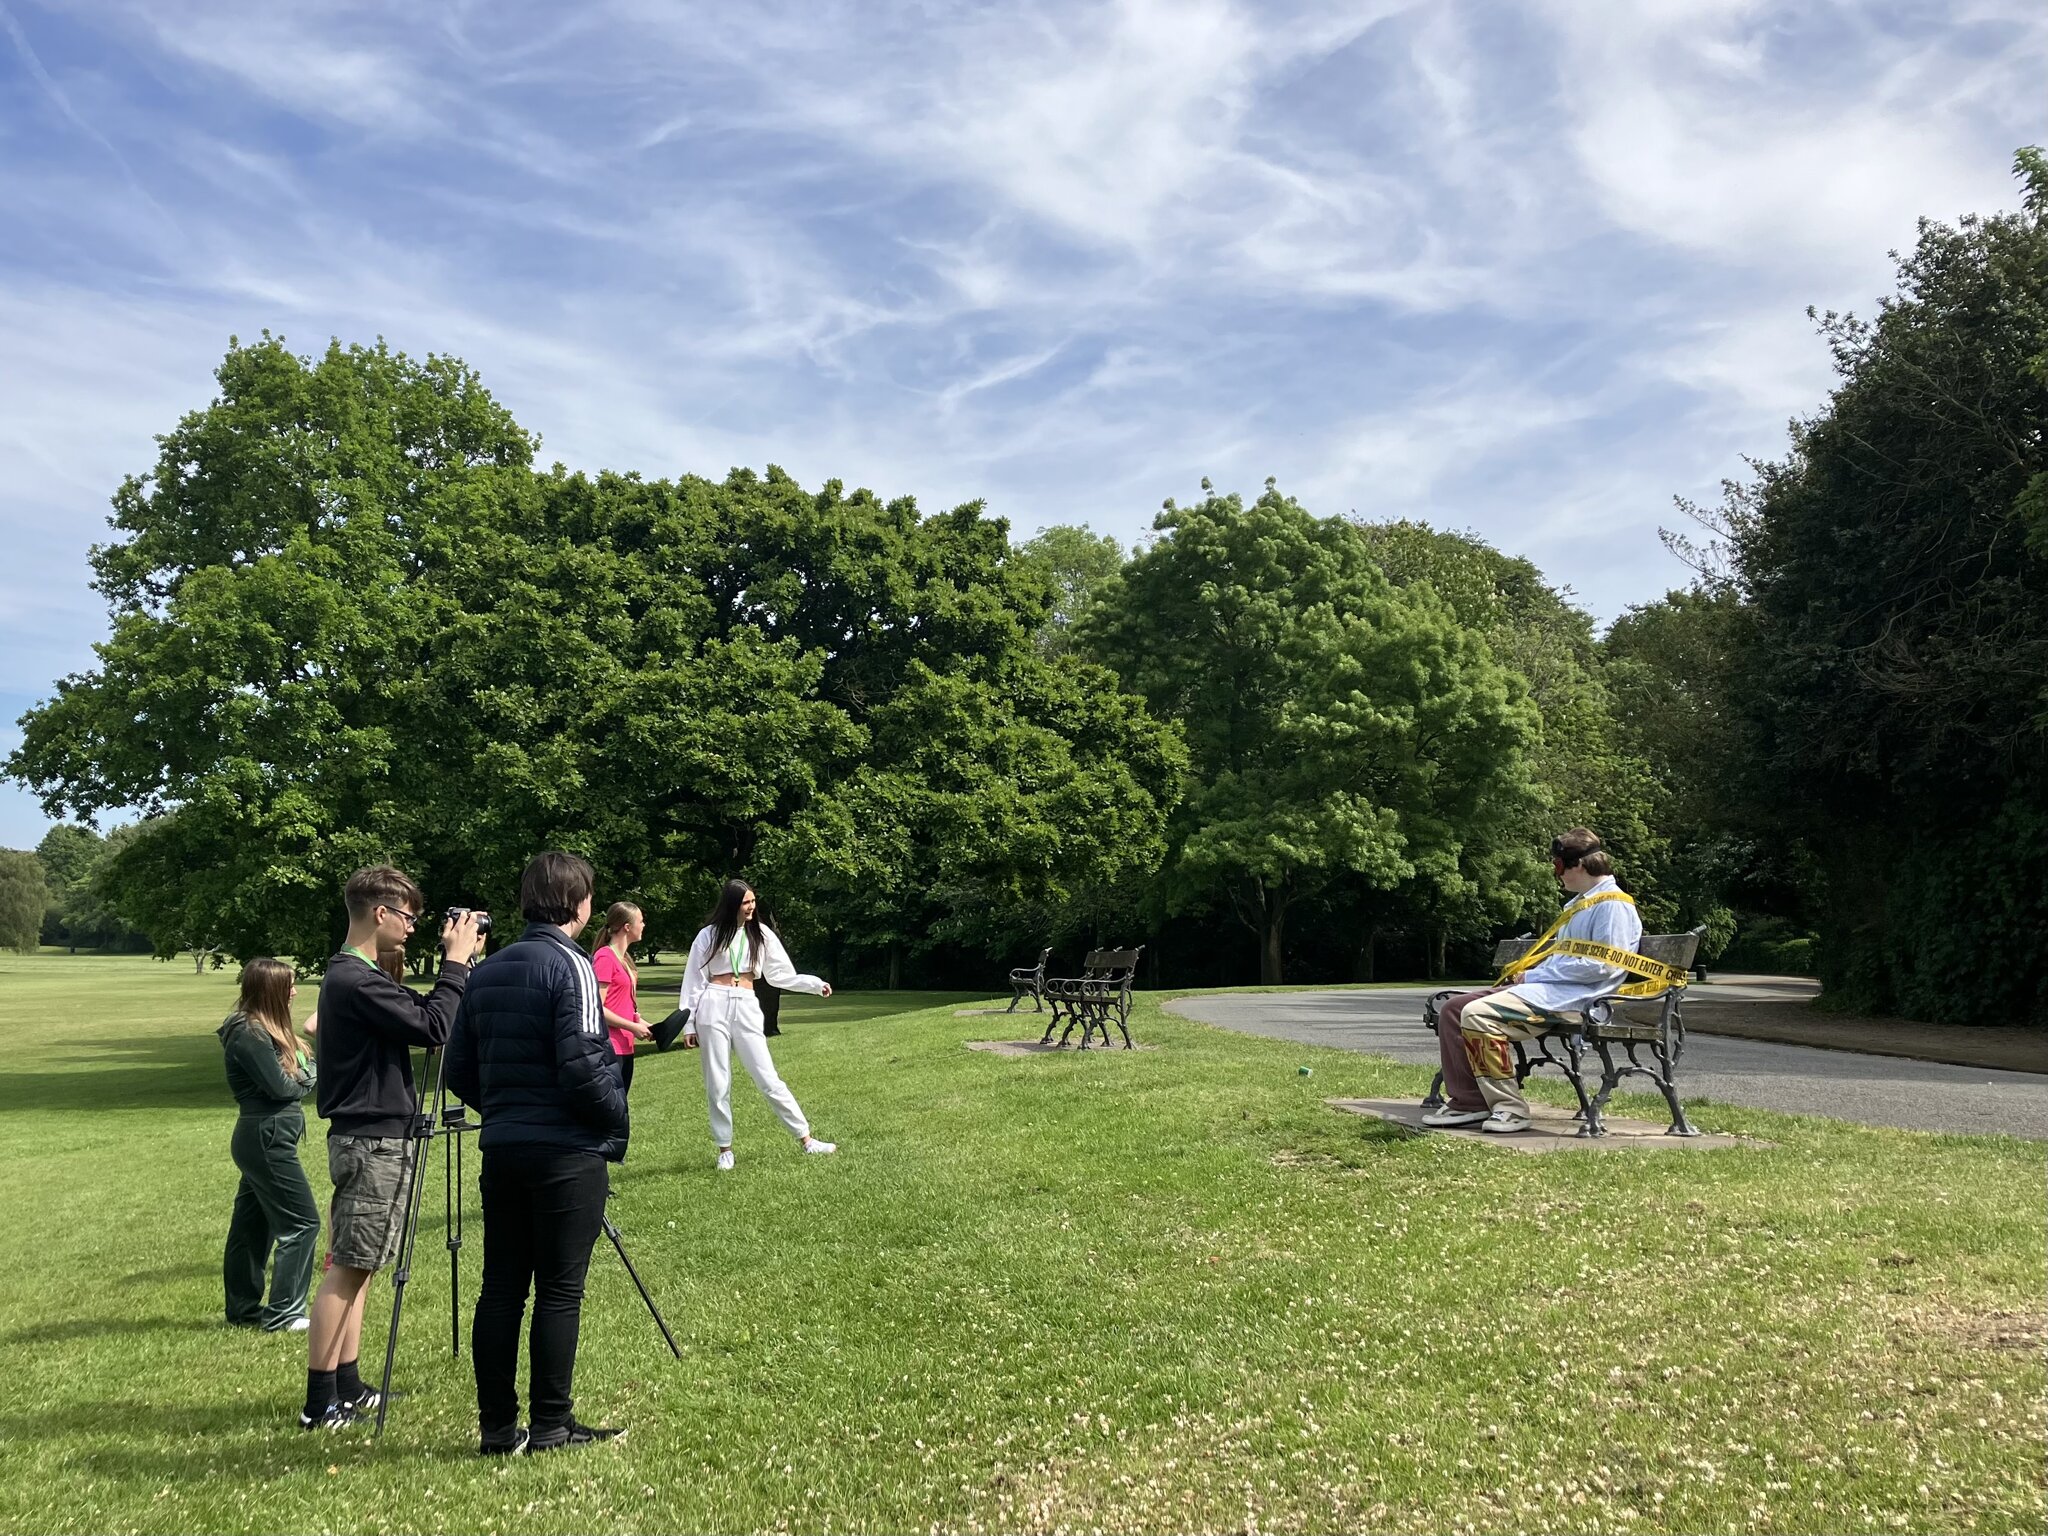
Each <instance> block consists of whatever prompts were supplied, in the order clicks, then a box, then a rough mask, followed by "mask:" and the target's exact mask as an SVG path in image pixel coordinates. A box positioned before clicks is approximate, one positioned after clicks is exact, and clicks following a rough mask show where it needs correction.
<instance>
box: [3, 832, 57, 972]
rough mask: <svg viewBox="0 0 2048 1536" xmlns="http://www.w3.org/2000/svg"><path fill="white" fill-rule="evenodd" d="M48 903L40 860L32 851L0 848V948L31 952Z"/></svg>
mask: <svg viewBox="0 0 2048 1536" xmlns="http://www.w3.org/2000/svg"><path fill="white" fill-rule="evenodd" d="M49 904H50V888H49V886H48V885H47V884H45V883H44V879H43V865H42V861H41V860H40V859H38V858H37V857H36V856H35V855H34V854H32V853H24V852H22V851H20V850H19V849H15V848H0V949H18V950H21V951H23V952H24V953H28V954H33V953H34V952H35V948H36V945H37V943H38V942H39V940H40V937H41V934H42V928H43V909H44V908H45V907H47V906H48V905H49Z"/></svg>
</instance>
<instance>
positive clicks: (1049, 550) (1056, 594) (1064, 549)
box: [1019, 523, 1124, 656]
mask: <svg viewBox="0 0 2048 1536" xmlns="http://www.w3.org/2000/svg"><path fill="white" fill-rule="evenodd" d="M1019 553H1020V554H1021V555H1022V557H1023V560H1024V562H1025V564H1026V565H1028V566H1032V567H1035V568H1036V569H1037V570H1038V571H1039V573H1040V574H1041V575H1042V576H1043V577H1044V578H1045V580H1046V582H1047V584H1048V585H1049V586H1050V587H1051V590H1052V605H1051V607H1050V608H1049V610H1048V611H1047V613H1046V618H1045V625H1044V627H1043V628H1042V629H1040V630H1039V632H1038V643H1039V645H1040V646H1041V647H1043V648H1044V649H1045V651H1046V652H1047V654H1049V655H1055V656H1057V655H1061V654H1063V653H1065V652H1066V651H1068V650H1069V649H1071V648H1072V645H1073V638H1074V626H1075V625H1076V624H1077V623H1079V622H1080V619H1081V615H1082V614H1084V613H1086V612H1087V611H1088V605H1089V604H1090V603H1092V602H1093V601H1094V600H1095V594H1096V593H1097V592H1099V591H1100V590H1101V589H1102V587H1103V586H1104V585H1105V584H1106V583H1107V582H1108V581H1109V579H1110V578H1111V577H1112V576H1115V575H1116V574H1117V573H1118V572H1119V571H1121V570H1122V569H1123V565H1124V552H1123V549H1122V547H1121V546H1120V545H1118V543H1117V541H1116V540H1115V539H1113V538H1111V537H1110V536H1109V535H1108V534H1106V533H1095V532H1092V531H1091V530H1090V529H1089V528H1088V525H1087V524H1085V523H1083V524H1080V525H1078V526H1076V525H1074V524H1070V523H1055V524H1054V525H1053V526H1052V527H1050V528H1047V529H1044V530H1043V531H1041V532H1040V533H1038V534H1037V535H1036V536H1035V537H1033V538H1032V539H1030V540H1029V541H1028V542H1027V543H1026V544H1025V545H1024V546H1023V548H1022V549H1021V550H1020V551H1019Z"/></svg>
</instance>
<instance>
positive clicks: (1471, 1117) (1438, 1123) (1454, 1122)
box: [1422, 1104, 1491, 1131]
mask: <svg viewBox="0 0 2048 1536" xmlns="http://www.w3.org/2000/svg"><path fill="white" fill-rule="evenodd" d="M1490 1113H1491V1111H1490V1110H1484V1109H1453V1108H1451V1106H1450V1105H1448V1104H1446V1105H1444V1107H1443V1108H1442V1109H1432V1110H1431V1111H1430V1112H1429V1113H1428V1114H1426V1115H1424V1116H1423V1117H1422V1123H1423V1124H1424V1125H1427V1126H1431V1127H1433V1128H1434V1129H1436V1130H1439V1131H1442V1130H1449V1129H1451V1128H1452V1127H1454V1126H1460V1125H1478V1124H1480V1123H1481V1122H1483V1121H1484V1120H1485V1119H1486V1118H1487V1116H1488V1115H1489V1114H1490Z"/></svg>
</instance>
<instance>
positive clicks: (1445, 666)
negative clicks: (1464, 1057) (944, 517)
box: [1078, 482, 1534, 983]
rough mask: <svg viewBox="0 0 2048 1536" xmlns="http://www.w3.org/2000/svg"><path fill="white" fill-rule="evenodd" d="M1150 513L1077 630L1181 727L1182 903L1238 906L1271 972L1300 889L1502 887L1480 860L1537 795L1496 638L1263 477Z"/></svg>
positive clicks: (1172, 891) (1178, 866)
mask: <svg viewBox="0 0 2048 1536" xmlns="http://www.w3.org/2000/svg"><path fill="white" fill-rule="evenodd" d="M1204 488H1205V490H1206V489H1207V486H1206V483H1205V487H1204ZM1154 527H1155V528H1156V529H1157V530H1158V532H1159V535H1160V537H1159V539H1158V540H1157V542H1155V543H1154V544H1153V545H1152V546H1151V547H1150V548H1149V549H1147V550H1145V551H1144V552H1142V553H1141V554H1139V555H1138V556H1136V557H1135V558H1134V559H1133V560H1132V561H1131V562H1130V563H1129V564H1128V565H1127V566H1126V567H1125V568H1124V570H1123V572H1122V573H1121V575H1120V576H1119V577H1118V578H1117V579H1116V580H1115V581H1112V582H1110V583H1108V584H1106V585H1105V586H1104V587H1103V588H1102V589H1101V591H1100V593H1099V595H1098V598H1097V600H1096V602H1095V605H1094V606H1093V608H1092V609H1091V610H1090V612H1089V614H1088V615H1087V616H1086V618H1084V620H1083V621H1082V623H1081V625H1080V627H1079V633H1078V643H1079V645H1080V646H1081V648H1082V649H1083V650H1084V651H1086V652H1087V653H1089V654H1091V655H1093V656H1096V657H1098V658H1100V659H1101V660H1103V661H1104V662H1106V663H1107V664H1108V665H1110V666H1112V667H1113V668H1115V670H1116V671H1117V673H1118V675H1119V676H1121V677H1122V678H1123V680H1124V683H1125V685H1126V686H1127V687H1129V688H1131V689H1132V690H1133V691H1135V692H1137V693H1139V694H1140V695H1142V696H1143V697H1144V698H1145V699H1146V700H1147V701H1148V702H1149V703H1150V705H1151V706H1152V708H1153V710H1154V711H1155V712H1156V713H1158V714H1160V715H1162V716H1164V717H1166V718H1168V719H1171V720H1174V721H1177V722H1179V723H1180V725H1181V727H1182V729H1183V730H1184V731H1185V732H1186V734H1187V741H1188V749H1189V757H1190V787H1189V791H1188V795H1187V798H1186V800H1185V801H1184V802H1183V804H1182V806H1181V807H1180V810H1179V811H1178V812H1177V813H1176V816H1175V817H1174V821H1173V826H1172V829H1171V832H1170V834H1169V845H1170V849H1171V858H1170V862H1169V864H1168V866H1167V875H1168V880H1167V885H1166V887H1165V896H1166V901H1167V904H1168V905H1169V907H1171V908H1177V909H1182V910H1186V909H1190V908H1192V909H1197V910H1200V909H1202V908H1205V907H1208V906H1211V905H1215V904H1219V903H1221V904H1225V905H1227V907H1228V909H1229V910H1230V911H1231V912H1232V914H1233V915H1234V916H1235V917H1236V918H1237V919H1238V920H1239V921H1240V922H1241V923H1243V924H1244V925H1245V926H1246V927H1247V928H1249V929H1251V930H1252V931H1253V932H1254V933H1255V934H1257V935H1258V938H1259V946H1260V957H1261V959H1260V973H1261V978H1262V980H1264V981H1266V982H1268V983H1272V982H1277V981H1279V980H1280V979H1281V973H1282V969H1283V954H1284V939H1285V925H1286V920H1287V914H1288V910H1289V908H1290V907H1291V906H1292V905H1293V904H1294V903H1295V902H1296V901H1298V900H1301V899H1303V898H1304V897H1309V896H1314V895H1317V894H1320V893H1321V892H1323V891H1325V890H1327V889H1328V888H1330V887H1331V886H1333V885H1335V884H1337V883H1339V882H1343V883H1348V884H1352V885H1355V886H1357V887H1359V888H1362V889H1363V890H1366V891H1379V892H1386V891H1392V890H1395V889H1397V888H1399V887H1402V886H1403V885H1404V884H1405V885H1409V886H1411V887H1412V888H1413V889H1415V890H1418V891H1420V892H1423V893H1425V899H1428V900H1431V901H1434V902H1437V903H1440V904H1443V905H1446V906H1449V905H1455V904H1458V903H1460V902H1481V903H1483V902H1485V901H1488V900H1497V899H1498V888H1497V887H1494V888H1489V887H1488V886H1487V884H1486V883H1485V882H1483V881H1482V880H1481V879H1480V878H1478V876H1479V874H1480V872H1481V866H1483V865H1485V864H1486V863H1487V862H1488V860H1489V859H1491V858H1492V857H1494V856H1495V852H1496V849H1495V846H1494V845H1493V844H1492V843H1491V842H1490V841H1489V839H1488V834H1489V833H1490V832H1493V831H1497V830H1499V829H1501V828H1502V827H1504V826H1506V825H1509V824H1512V823H1513V821H1514V820H1515V818H1516V813H1518V812H1520V811H1521V810H1522V809H1523V807H1524V805H1525V804H1526V801H1527V799H1528V797H1529V785H1528V780H1527V769H1526V765H1525V762H1524V751H1525V747H1526V745H1527V743H1528V741H1529V739H1530V737H1531V735H1532V734H1533V730H1534V721H1533V718H1532V715H1531V711H1530V709H1529V707H1528V705H1527V702H1526V700H1525V699H1524V697H1523V692H1522V689H1521V687H1520V686H1519V684H1518V682H1517V680H1515V679H1514V678H1512V677H1511V676H1510V675H1509V674H1507V673H1505V672H1503V671H1502V670H1501V669H1500V668H1499V667H1498V666H1497V665H1496V664H1495V663H1494V662H1493V660H1492V659H1491V657H1490V655H1489V654H1488V652H1487V650H1486V646H1485V644H1484V642H1483V641H1481V640H1480V639H1479V638H1478V637H1477V636H1475V635H1473V634H1472V633H1471V632H1470V631H1469V630H1467V629H1465V628H1463V627H1462V626H1461V625H1460V624H1459V623H1458V622H1457V619H1456V617H1455V615H1454V614H1453V613H1452V612H1451V610H1450V609H1449V608H1448V607H1446V606H1445V605H1444V604H1443V603H1441V602H1439V601H1437V600H1435V599H1434V598H1429V597H1421V596H1410V595H1405V594H1402V593H1398V592H1396V591H1395V590H1394V589H1393V587H1392V586H1390V585H1389V583H1388V582H1387V580H1386V578H1385V577H1384V576H1383V575H1382V574H1381V572H1380V570H1379V568H1378V567H1377V566H1376V565H1375V564H1374V562H1373V560H1372V558H1371V556H1370V555H1369V553H1368V552H1367V549H1366V546H1365V545H1364V543H1363V542H1362V541H1361V540H1360V539H1359V538H1358V537H1357V536H1356V535H1355V533H1354V531H1353V530H1352V529H1351V528H1350V527H1349V526H1348V525H1347V524H1345V523H1344V522H1342V521H1341V520H1339V519H1317V518H1314V517H1311V516H1310V515H1309V514H1308V513H1307V512H1306V511H1304V510H1303V509H1302V508H1301V507H1300V506H1299V505H1298V504H1296V503H1295V502H1294V501H1292V500H1291V499H1289V498H1287V497H1285V496H1282V495H1281V494H1280V493H1279V492H1278V491H1276V490H1275V489H1274V488H1273V486H1272V484H1271V482H1268V484H1267V488H1266V491H1265V494H1264V495H1262V496H1261V497H1259V499H1258V500H1257V501H1256V502H1254V503H1253V504H1252V505H1251V506H1249V507H1247V506H1245V505H1244V504H1243V502H1242V501H1241V500H1240V499H1239V498H1238V497H1236V496H1217V495H1215V494H1214V493H1213V492H1211V493H1210V494H1209V495H1208V496H1207V497H1205V499H1204V500H1203V501H1202V502H1200V503H1199V504H1197V505H1195V506H1192V507H1187V508H1182V507H1177V506H1175V505H1174V504H1173V503H1171V502H1169V503H1168V504H1167V507H1166V510H1165V511H1164V512H1163V513H1161V514H1160V516H1159V518H1158V519H1157V520H1156V522H1155V524H1154Z"/></svg>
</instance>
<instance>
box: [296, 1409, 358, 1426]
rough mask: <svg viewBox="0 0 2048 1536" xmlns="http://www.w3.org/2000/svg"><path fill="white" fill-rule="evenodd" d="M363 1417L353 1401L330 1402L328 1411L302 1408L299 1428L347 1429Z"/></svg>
mask: <svg viewBox="0 0 2048 1536" xmlns="http://www.w3.org/2000/svg"><path fill="white" fill-rule="evenodd" d="M361 1417H362V1414H361V1413H359V1412H357V1411H356V1407H355V1405H354V1404H353V1403H329V1404H328V1405H327V1408H326V1411H325V1412H323V1413H318V1414H312V1413H308V1412H306V1410H305V1409H303V1408H301V1409H300V1410H299V1428H301V1429H346V1428H348V1426H349V1425H351V1424H353V1423H355V1421H356V1420H357V1419H360V1418H361Z"/></svg>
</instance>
